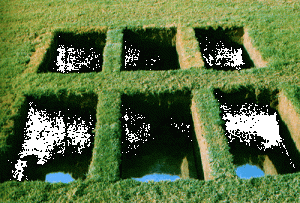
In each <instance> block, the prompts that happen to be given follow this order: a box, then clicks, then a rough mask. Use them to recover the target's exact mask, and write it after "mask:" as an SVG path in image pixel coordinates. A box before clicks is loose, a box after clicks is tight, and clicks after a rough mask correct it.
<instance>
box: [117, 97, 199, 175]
mask: <svg viewBox="0 0 300 203" xmlns="http://www.w3.org/2000/svg"><path fill="white" fill-rule="evenodd" d="M190 107H191V98H190V93H182V92H177V93H175V94H160V95H158V96H153V95H143V94H136V95H133V96H128V95H123V96H122V107H121V112H122V118H121V124H122V147H121V148H122V163H121V169H120V171H121V178H141V177H143V176H145V175H148V174H153V173H159V174H169V175H177V176H179V177H180V178H195V179H201V180H203V179H204V177H203V171H202V164H201V158H200V150H199V145H198V143H197V139H196V137H195V132H194V127H193V120H192V115H191V109H190Z"/></svg>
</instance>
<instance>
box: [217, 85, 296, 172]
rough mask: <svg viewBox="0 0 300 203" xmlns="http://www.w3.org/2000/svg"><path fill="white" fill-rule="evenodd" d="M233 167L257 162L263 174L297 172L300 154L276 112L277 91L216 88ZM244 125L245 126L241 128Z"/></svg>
mask: <svg viewBox="0 0 300 203" xmlns="http://www.w3.org/2000/svg"><path fill="white" fill-rule="evenodd" d="M214 94H215V96H216V98H217V99H218V101H219V102H220V104H221V106H220V109H221V112H222V113H221V117H222V119H223V120H224V121H225V124H224V125H223V129H224V131H225V132H226V133H225V135H226V137H227V139H228V143H229V146H230V152H231V153H232V155H233V157H234V160H233V162H234V164H235V166H236V167H238V166H242V165H244V164H251V165H256V166H257V167H259V168H260V169H261V170H263V171H264V173H265V175H277V174H287V173H295V172H299V171H300V164H299V160H300V154H299V151H298V150H297V148H296V146H295V143H294V141H293V139H292V138H291V134H290V132H289V129H288V128H287V126H286V124H285V122H284V121H283V120H282V119H281V117H280V114H279V113H280V112H278V110H277V109H278V91H277V90H274V91H271V90H268V89H264V90H261V91H255V90H254V89H251V88H246V87H242V88H240V89H234V90H230V91H222V90H220V89H215V91H214ZM244 126H246V128H243V127H244Z"/></svg>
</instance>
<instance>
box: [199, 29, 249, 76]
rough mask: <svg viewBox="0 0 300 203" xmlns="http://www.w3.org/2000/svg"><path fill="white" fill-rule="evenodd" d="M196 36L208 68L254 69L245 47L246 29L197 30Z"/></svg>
mask: <svg viewBox="0 0 300 203" xmlns="http://www.w3.org/2000/svg"><path fill="white" fill-rule="evenodd" d="M195 34H196V38H197V40H198V42H199V46H200V51H201V54H202V57H203V61H204V64H205V67H206V68H208V69H210V68H212V69H216V70H241V69H248V68H251V67H254V62H253V61H252V59H251V58H250V56H249V54H248V52H247V50H246V48H245V47H244V38H243V37H244V28H242V27H237V28H231V29H223V28H221V27H218V28H217V29H213V28H212V27H209V28H195ZM247 36H248V35H247Z"/></svg>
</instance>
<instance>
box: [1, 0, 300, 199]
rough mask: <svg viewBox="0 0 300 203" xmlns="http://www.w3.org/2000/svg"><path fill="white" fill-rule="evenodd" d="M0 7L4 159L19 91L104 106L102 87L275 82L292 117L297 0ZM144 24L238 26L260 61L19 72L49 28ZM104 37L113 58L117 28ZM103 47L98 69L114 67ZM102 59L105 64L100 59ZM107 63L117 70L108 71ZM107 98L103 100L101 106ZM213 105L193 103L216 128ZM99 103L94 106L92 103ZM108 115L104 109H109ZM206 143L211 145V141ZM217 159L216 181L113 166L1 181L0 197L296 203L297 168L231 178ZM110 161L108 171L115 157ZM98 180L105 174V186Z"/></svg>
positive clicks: (127, 89) (48, 0)
mask: <svg viewBox="0 0 300 203" xmlns="http://www.w3.org/2000/svg"><path fill="white" fill-rule="evenodd" d="M0 12H1V13H0V39H1V42H0V43H1V45H0V153H1V156H0V160H5V156H6V153H5V152H7V151H9V150H10V148H9V146H8V145H7V140H8V139H10V138H11V137H13V136H14V133H15V132H16V126H15V123H17V118H18V116H19V115H20V110H19V109H20V106H21V105H22V104H21V103H20V102H22V101H23V100H22V96H23V95H27V94H31V95H51V94H55V95H59V94H62V93H65V92H67V93H70V92H80V93H84V92H94V93H96V94H98V95H102V96H99V98H100V99H102V101H103V102H104V103H105V102H106V103H110V102H109V101H114V99H113V98H108V99H107V100H108V101H106V98H103V95H106V94H109V92H112V93H113V94H114V93H115V92H121V93H124V94H133V93H136V92H143V93H150V94H151V93H157V92H173V91H175V90H179V91H193V92H195V94H196V93H197V92H199V91H200V92H201V91H202V90H211V89H214V88H225V89H227V88H228V89H230V88H231V87H237V86H240V85H242V86H246V87H247V86H251V87H256V86H260V87H264V88H278V89H283V90H284V92H285V93H286V95H287V96H288V97H289V98H290V100H291V102H292V103H293V105H294V106H295V109H296V111H297V112H298V114H300V94H299V92H300V88H299V85H300V81H299V76H300V71H299V68H300V53H299V52H300V3H299V1H298V0H290V1H287V0H264V1H254V0H245V1H238V0H231V1H229V0H217V1H205V0H194V1H182V0H178V1H177V0H170V1H168V0H165V1H156V0H147V1H139V0H135V1H133V0H126V1H125V0H122V1H104V0H103V1H94V0H88V1H78V0H76V1H75V0H74V1H73V0H70V1H60V0H45V1H38V0H24V1H18V0H2V1H1V2H0ZM147 25H149V26H151V27H175V28H176V27H178V26H185V27H193V28H201V27H208V26H212V27H217V26H221V27H234V26H238V27H245V28H247V29H248V31H249V35H250V37H251V39H252V43H253V45H254V46H255V47H256V48H257V49H258V50H259V51H260V53H261V55H262V57H263V59H264V60H266V61H267V62H268V65H267V67H265V68H261V69H259V68H252V69H247V70H241V71H217V70H212V69H205V68H203V67H202V68H201V67H200V68H199V67H193V68H191V69H189V70H172V71H121V72H120V71H103V72H98V73H81V74H78V73H71V74H61V73H38V74H37V73H34V72H33V73H30V71H27V72H26V71H25V70H26V69H28V68H30V66H32V67H34V66H35V67H37V66H38V64H34V62H33V61H34V58H33V57H31V56H32V55H33V54H34V53H35V51H36V50H42V48H43V47H45V46H46V45H47V43H48V44H49V41H51V38H52V35H51V33H53V32H55V31H57V30H78V29H79V30H91V29H98V28H101V27H105V29H108V30H112V29H115V30H118V29H119V28H120V29H123V28H125V27H142V26H147ZM110 36H111V37H113V39H107V43H110V44H111V47H112V48H111V49H110V51H111V54H112V55H114V54H115V55H116V52H115V51H114V49H115V50H116V51H118V50H119V45H118V43H119V44H120V42H119V41H116V42H115V41H114V40H115V39H118V37H119V36H118V31H116V33H113V32H111V34H110ZM114 37H115V38H114ZM105 53H106V54H107V55H106V56H104V58H106V61H104V63H106V64H105V65H104V66H106V67H108V69H109V68H111V69H114V68H115V67H110V66H115V65H116V66H117V65H119V63H120V61H118V59H115V58H114V57H111V58H110V56H111V55H109V54H110V52H109V51H107V52H105ZM35 57H37V58H39V59H38V60H37V61H39V60H40V61H41V60H42V57H43V52H41V53H39V54H37V55H36V56H35ZM104 60H105V59H104ZM114 60H116V62H115V61H114ZM110 61H111V63H108V62H110ZM111 64H113V65H111ZM108 69H107V70H108ZM116 70H118V69H117V68H116ZM24 71H25V72H24ZM198 90H199V91H198ZM102 93H103V94H102ZM198 94H200V93H198ZM203 98H204V99H207V100H206V101H211V100H210V98H209V96H208V97H207V98H206V97H205V96H203ZM203 98H202V99H203ZM199 100H200V99H199ZM98 101H99V100H98ZM200 101H201V100H200ZM203 101H204V100H203ZM114 104H115V103H113V102H112V103H110V105H114ZM116 104H118V101H116ZM98 105H99V104H98ZM214 105H215V104H211V103H209V104H207V107H201V105H199V108H200V109H201V108H202V110H203V111H206V114H205V113H204V116H203V119H205V115H212V116H211V118H210V119H211V120H210V121H211V122H212V123H215V124H216V125H217V124H218V122H219V121H218V119H219V118H218V115H215V116H216V117H214V114H215V113H216V112H215V111H214V107H215V106H214ZM108 107H109V106H108ZM108 107H107V106H105V105H104V104H103V106H101V104H100V106H99V107H97V108H98V109H105V108H108ZM209 107H211V108H209ZM98 113H99V112H98ZM112 113H114V112H113V110H112ZM112 115H113V114H112ZM98 118H99V122H100V123H101V124H97V125H98V127H97V129H100V130H102V131H101V132H104V133H109V132H106V131H105V129H102V128H101V126H105V124H106V123H109V124H110V127H111V130H116V129H115V127H114V126H112V125H113V123H114V117H113V116H112V117H109V118H103V120H101V121H100V118H102V117H101V116H99V117H98ZM213 119H216V120H213ZM210 121H209V122H210ZM204 122H205V121H204ZM99 126H100V127H99ZM214 130H216V129H213V127H212V128H209V127H207V131H208V132H209V133H213V132H214ZM108 131H109V130H108ZM216 131H217V130H216ZM114 132H115V131H114ZM99 142H101V140H100V141H99ZM212 148H217V146H213V147H212ZM97 150H99V149H97ZM112 151H113V150H112ZM117 156H118V155H116V157H117ZM220 156H223V157H227V154H226V153H224V154H222V155H220ZM106 158H107V157H106ZM117 159H118V157H117V158H116V160H117ZM104 160H106V159H104ZM107 160H110V158H107ZM226 160H227V159H226ZM116 163H117V162H116ZM218 164H220V166H223V167H225V168H226V170H225V172H224V174H225V175H224V177H223V178H224V179H223V178H221V179H218V180H217V181H213V180H212V181H208V182H205V181H198V180H191V182H189V181H187V180H178V181H176V182H174V183H167V182H166V183H149V184H147V183H139V182H137V181H133V180H124V181H120V182H114V181H116V180H119V179H120V177H119V176H118V175H116V174H117V172H116V173H115V172H111V174H113V173H115V175H111V174H109V175H107V177H105V178H98V180H99V181H98V182H97V181H94V182H93V181H91V182H86V183H85V182H81V181H78V182H74V183H71V184H69V185H68V184H65V185H64V184H57V185H51V184H49V183H42V182H37V183H34V182H22V183H18V182H5V183H1V184H0V188H1V189H0V191H1V192H0V200H1V201H4V202H5V201H24V202H32V201H34V202H39V201H53V202H55V201H59V202H61V201H70V202H71V201H78V202H82V201H87V202H88V201H91V202H94V201H106V202H107V201H111V200H113V201H121V202H123V201H129V202H131V201H141V200H145V201H153V202H155V201H173V202H180V201H182V202H186V201H205V202H218V201H222V200H224V201H228V202H237V201H240V202H251V201H253V202H263V201H266V202H289V201H290V202H295V201H300V196H299V192H298V186H299V183H300V175H299V173H298V174H291V175H290V174H288V175H279V176H274V177H273V176H272V177H266V178H258V179H254V180H238V179H235V178H233V179H231V175H232V170H231V168H230V167H231V166H232V165H230V164H228V163H227V162H226V161H225V159H224V161H223V162H222V161H221V162H220V163H217V165H218ZM217 165H214V166H213V168H214V169H216V170H214V173H215V175H214V177H222V175H221V174H222V170H220V171H218V170H217V167H218V166H217ZM1 167H4V166H1ZM105 167H107V168H105ZM105 167H103V168H104V169H103V170H107V169H108V168H109V167H110V166H109V165H108V166H105ZM113 167H115V168H113V170H115V169H116V168H117V164H115V165H113ZM1 170H2V169H1ZM116 170H117V169H116ZM99 171H101V170H100V169H99V170H98V169H91V170H90V174H92V175H91V176H93V174H98V173H99ZM100 180H110V181H111V183H106V182H101V181H100ZM1 198H2V199H1Z"/></svg>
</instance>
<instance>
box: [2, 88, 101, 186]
mask: <svg viewBox="0 0 300 203" xmlns="http://www.w3.org/2000/svg"><path fill="white" fill-rule="evenodd" d="M96 105H97V97H96V96H95V95H93V94H89V95H88V94H86V95H83V96H82V97H81V96H75V95H70V96H68V97H66V96H64V97H63V96H62V97H60V98H57V97H56V96H42V97H41V98H35V97H32V96H28V97H26V102H25V105H23V107H22V108H23V110H22V112H23V113H22V115H21V120H22V121H21V122H19V125H20V126H17V129H18V130H17V134H16V136H14V138H13V140H10V141H9V142H10V144H11V145H12V148H13V149H14V155H13V157H12V159H11V160H10V167H9V169H10V171H11V173H10V177H8V178H9V180H18V181H24V180H41V181H44V180H45V178H46V175H47V174H48V173H52V172H59V171H60V172H64V173H69V174H71V175H72V177H73V178H74V179H78V178H79V179H85V178H86V174H87V172H88V167H89V165H90V161H91V158H92V149H93V146H94V132H93V129H94V126H95V122H96V116H95V115H96ZM16 152H17V154H16Z"/></svg>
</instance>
